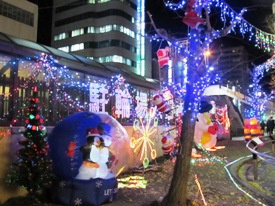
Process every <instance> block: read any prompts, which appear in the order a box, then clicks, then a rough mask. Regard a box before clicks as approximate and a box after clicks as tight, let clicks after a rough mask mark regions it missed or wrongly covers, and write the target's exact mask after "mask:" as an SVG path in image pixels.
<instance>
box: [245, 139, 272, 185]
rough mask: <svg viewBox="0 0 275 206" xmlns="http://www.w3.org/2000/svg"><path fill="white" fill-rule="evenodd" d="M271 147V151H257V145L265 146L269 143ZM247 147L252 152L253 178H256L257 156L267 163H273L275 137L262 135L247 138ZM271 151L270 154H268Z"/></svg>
mask: <svg viewBox="0 0 275 206" xmlns="http://www.w3.org/2000/svg"><path fill="white" fill-rule="evenodd" d="M270 144H271V147H272V151H269V152H259V151H257V150H258V148H259V147H265V146H266V145H270ZM246 147H247V149H249V151H250V152H251V153H252V160H253V173H254V180H257V179H258V158H260V159H261V160H262V161H265V162H266V163H268V164H272V165H275V156H274V155H275V138H274V136H273V135H270V136H263V137H255V138H252V139H251V140H249V141H248V142H247V143H246ZM270 153H272V155H270Z"/></svg>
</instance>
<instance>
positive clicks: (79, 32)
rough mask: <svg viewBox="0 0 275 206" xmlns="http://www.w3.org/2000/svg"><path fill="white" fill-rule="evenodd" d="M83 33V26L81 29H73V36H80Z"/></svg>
mask: <svg viewBox="0 0 275 206" xmlns="http://www.w3.org/2000/svg"><path fill="white" fill-rule="evenodd" d="M82 34H84V29H83V28H81V29H76V30H73V31H72V37H74V36H79V35H82Z"/></svg>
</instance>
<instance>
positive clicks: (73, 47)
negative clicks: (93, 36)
mask: <svg viewBox="0 0 275 206" xmlns="http://www.w3.org/2000/svg"><path fill="white" fill-rule="evenodd" d="M82 49H84V43H80V44H74V45H72V46H71V51H78V50H82Z"/></svg>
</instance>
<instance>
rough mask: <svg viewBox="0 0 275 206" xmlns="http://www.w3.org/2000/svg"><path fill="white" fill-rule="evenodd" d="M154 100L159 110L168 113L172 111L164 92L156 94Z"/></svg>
mask: <svg viewBox="0 0 275 206" xmlns="http://www.w3.org/2000/svg"><path fill="white" fill-rule="evenodd" d="M152 102H153V104H154V105H155V106H157V109H158V111H159V112H163V113H166V114H167V113H169V112H170V106H169V104H168V103H167V101H166V100H165V98H164V96H163V95H162V94H157V95H155V96H154V97H153V101H152Z"/></svg>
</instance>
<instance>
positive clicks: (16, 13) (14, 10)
mask: <svg viewBox="0 0 275 206" xmlns="http://www.w3.org/2000/svg"><path fill="white" fill-rule="evenodd" d="M0 15H2V16H5V17H7V18H10V19H13V20H15V21H18V22H21V23H23V24H26V25H29V26H34V14H33V13H31V12H28V11H26V10H24V9H21V8H19V7H17V6H14V5H12V4H9V3H7V2H5V1H1V0H0Z"/></svg>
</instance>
